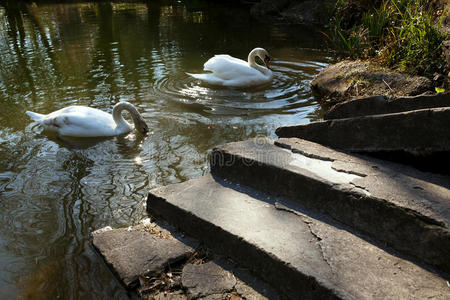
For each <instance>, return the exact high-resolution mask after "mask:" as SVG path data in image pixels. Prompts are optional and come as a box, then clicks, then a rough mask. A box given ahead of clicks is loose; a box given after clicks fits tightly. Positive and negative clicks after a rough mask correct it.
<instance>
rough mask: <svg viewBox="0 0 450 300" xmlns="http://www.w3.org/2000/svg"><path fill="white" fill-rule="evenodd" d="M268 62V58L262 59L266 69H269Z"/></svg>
mask: <svg viewBox="0 0 450 300" xmlns="http://www.w3.org/2000/svg"><path fill="white" fill-rule="evenodd" d="M269 61H270V58H268V57H267V56H266V58H264V63H265V64H266V67H267V68H269V66H270V65H269Z"/></svg>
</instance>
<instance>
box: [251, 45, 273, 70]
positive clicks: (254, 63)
mask: <svg viewBox="0 0 450 300" xmlns="http://www.w3.org/2000/svg"><path fill="white" fill-rule="evenodd" d="M257 52H258V51H257V50H256V49H253V50H252V51H251V52H250V53H249V54H248V65H249V66H250V67H252V68H254V69H256V70H258V71H260V72H261V73H263V74H266V73H267V71H270V70H269V69H268V68H266V67H264V66H261V65H259V64H257V63H256V60H255V59H256V56H258V55H257Z"/></svg>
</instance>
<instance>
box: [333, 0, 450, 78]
mask: <svg viewBox="0 0 450 300" xmlns="http://www.w3.org/2000/svg"><path fill="white" fill-rule="evenodd" d="M444 17H445V16H444V15H442V16H440V17H438V18H437V19H436V16H435V14H434V11H433V10H432V9H431V5H430V1H429V0H382V1H363V0H360V1H358V0H339V1H337V4H336V8H335V13H334V17H333V19H332V26H331V37H332V40H333V41H334V42H335V44H336V45H337V46H338V47H340V48H341V49H342V50H344V51H346V52H347V53H348V54H349V55H350V56H351V57H353V58H372V59H374V60H376V61H378V62H379V63H381V64H383V65H386V66H388V67H393V68H398V69H400V70H401V71H405V72H408V73H412V74H419V75H426V76H427V75H428V76H431V75H432V74H433V73H434V72H439V73H443V72H444V71H445V57H444V56H443V52H442V43H443V42H444V41H445V40H446V39H447V34H445V33H442V32H441V31H440V30H439V28H440V27H441V25H442V22H443V20H444Z"/></svg>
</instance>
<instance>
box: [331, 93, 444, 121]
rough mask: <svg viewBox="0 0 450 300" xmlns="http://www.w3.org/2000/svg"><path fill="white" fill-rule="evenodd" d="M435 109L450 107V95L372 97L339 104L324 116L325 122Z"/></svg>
mask: <svg viewBox="0 0 450 300" xmlns="http://www.w3.org/2000/svg"><path fill="white" fill-rule="evenodd" d="M436 107H450V94H436V95H426V96H425V95H424V96H415V97H400V98H395V99H388V98H387V97H385V96H372V97H368V98H359V99H354V100H350V101H346V102H341V103H338V104H336V105H335V106H333V107H332V108H331V109H330V110H329V111H328V112H327V113H325V115H324V119H325V120H331V119H345V118H353V117H360V116H367V115H381V114H389V113H398V112H405V111H410V110H419V109H426V108H436Z"/></svg>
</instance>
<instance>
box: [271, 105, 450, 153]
mask: <svg viewBox="0 0 450 300" xmlns="http://www.w3.org/2000/svg"><path fill="white" fill-rule="evenodd" d="M276 134H277V135H278V137H280V138H283V137H284V138H289V137H297V138H301V139H305V140H308V141H312V142H316V143H319V144H322V145H327V146H331V147H336V148H340V149H343V150H347V151H355V152H380V151H381V152H386V151H407V152H413V153H422V154H427V153H432V152H442V151H450V107H448V108H432V109H422V110H414V111H408V112H401V113H393V114H384V115H370V116H364V117H355V118H348V119H337V120H327V121H319V122H313V123H309V124H304V125H294V126H285V127H279V128H277V129H276Z"/></svg>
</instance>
